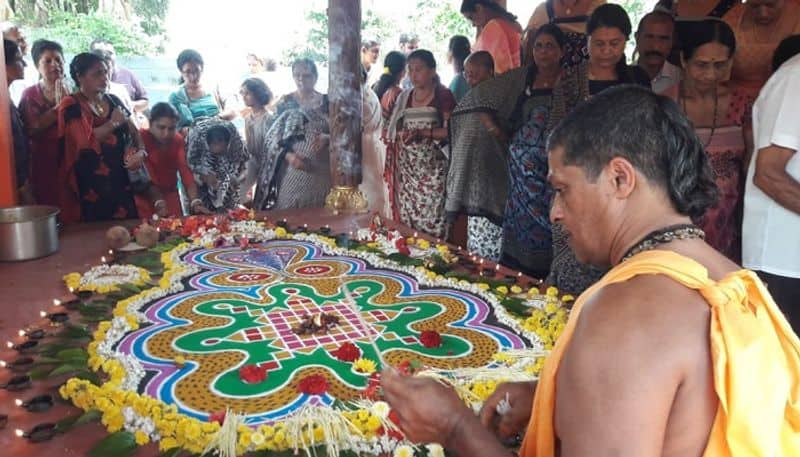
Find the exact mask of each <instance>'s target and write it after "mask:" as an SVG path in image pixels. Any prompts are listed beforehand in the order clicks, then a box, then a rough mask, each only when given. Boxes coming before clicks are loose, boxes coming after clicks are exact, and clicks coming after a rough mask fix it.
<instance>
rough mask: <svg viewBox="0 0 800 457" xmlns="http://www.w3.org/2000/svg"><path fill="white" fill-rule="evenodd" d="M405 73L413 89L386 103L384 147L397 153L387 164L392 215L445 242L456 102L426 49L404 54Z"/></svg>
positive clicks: (434, 60) (431, 55) (387, 100)
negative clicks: (449, 155) (388, 110)
mask: <svg viewBox="0 0 800 457" xmlns="http://www.w3.org/2000/svg"><path fill="white" fill-rule="evenodd" d="M408 74H409V77H410V79H411V82H412V84H413V88H411V89H406V90H404V91H402V92H400V94H399V95H397V97H396V98H395V99H393V100H392V99H386V100H385V102H386V104H387V106H388V107H390V108H391V113H392V114H391V117H390V119H389V122H388V124H387V133H386V140H387V142H388V143H387V147H389V145H391V146H390V147H392V148H394V151H395V153H396V159H395V160H393V161H392V163H390V162H389V161H388V160H387V176H388V177H389V178H390V179H391V184H390V195H389V196H390V199H391V202H392V210H393V212H394V214H393V215H394V218H395V219H396V220H399V221H400V222H402V223H403V224H406V225H407V226H409V227H412V228H414V229H416V230H419V231H422V232H425V233H427V234H429V235H432V236H435V237H437V238H442V239H444V238H446V237H447V233H448V224H447V222H446V219H445V211H444V193H445V181H446V177H447V168H448V158H447V156H446V155H445V151H444V145H445V142H446V140H447V136H448V133H447V123H448V121H449V119H450V114H451V113H452V112H453V108H454V107H455V105H456V101H455V99H454V98H453V94H452V93H451V92H450V90H449V89H447V88H446V87H444V86H443V85H442V84H441V83H440V82H439V77H438V76H437V75H436V59H434V57H433V54H432V53H431V52H430V51H427V50H424V49H418V50H416V51H414V52H412V53H411V54H409V56H408ZM387 95H389V94H387ZM387 95H384V97H387ZM389 167H391V169H389Z"/></svg>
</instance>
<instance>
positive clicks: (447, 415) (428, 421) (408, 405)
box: [381, 369, 474, 445]
mask: <svg viewBox="0 0 800 457" xmlns="http://www.w3.org/2000/svg"><path fill="white" fill-rule="evenodd" d="M381 387H383V392H384V394H385V395H386V399H387V400H388V402H389V404H390V405H391V406H392V409H393V410H394V411H395V412H397V415H398V417H399V419H400V429H401V430H402V431H403V433H405V435H406V437H408V439H409V440H411V441H412V442H415V443H441V444H443V445H447V443H448V440H449V439H450V438H452V437H453V436H454V434H455V432H456V428H457V427H458V426H459V424H460V423H461V422H462V421H463V420H464V418H469V417H470V416H472V417H473V418H474V415H473V414H472V411H470V410H469V408H467V406H466V405H465V404H464V402H462V401H461V399H460V398H458V396H457V395H456V393H455V392H454V391H453V390H452V389H449V388H447V387H445V386H443V385H442V384H440V383H439V382H437V381H435V380H433V379H430V378H415V377H410V376H403V375H401V374H399V373H398V372H397V371H395V370H393V369H388V370H383V372H382V373H381Z"/></svg>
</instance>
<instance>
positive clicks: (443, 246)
mask: <svg viewBox="0 0 800 457" xmlns="http://www.w3.org/2000/svg"><path fill="white" fill-rule="evenodd" d="M436 250H437V251H439V254H449V253H450V246H448V245H446V244H437V245H436Z"/></svg>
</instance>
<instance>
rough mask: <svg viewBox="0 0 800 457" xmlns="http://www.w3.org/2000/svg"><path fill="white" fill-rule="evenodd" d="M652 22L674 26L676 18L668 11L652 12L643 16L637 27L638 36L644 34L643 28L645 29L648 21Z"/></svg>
mask: <svg viewBox="0 0 800 457" xmlns="http://www.w3.org/2000/svg"><path fill="white" fill-rule="evenodd" d="M650 20H655V21H656V22H662V23H663V22H668V23H670V24H672V25H673V26H674V25H675V18H674V17H673V16H672V15H671V14H669V13H667V12H666V11H661V10H655V11H651V12H649V13H647V14H645V15H644V16H642V18H641V19H640V20H639V25H638V26H637V27H636V35H639V34H640V33H642V28H644V26H645V24H646V23H647V21H650Z"/></svg>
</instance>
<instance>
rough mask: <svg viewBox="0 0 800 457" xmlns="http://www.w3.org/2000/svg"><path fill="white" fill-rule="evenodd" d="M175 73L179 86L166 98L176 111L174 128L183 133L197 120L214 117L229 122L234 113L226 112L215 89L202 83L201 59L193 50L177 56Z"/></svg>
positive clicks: (227, 110) (223, 103) (232, 111)
mask: <svg viewBox="0 0 800 457" xmlns="http://www.w3.org/2000/svg"><path fill="white" fill-rule="evenodd" d="M177 65H178V71H180V72H181V81H182V83H181V85H180V86H179V87H178V89H177V90H176V91H175V92H173V93H171V94H170V95H169V102H170V103H171V104H172V106H174V107H175V109H176V110H178V114H180V120H179V121H178V128H179V129H181V131H183V133H184V134H185V133H186V132H187V131H188V128H189V127H191V126H192V125H193V124H194V123H195V122H196V121H197V120H198V119H200V118H204V117H214V116H218V117H220V118H221V119H225V120H231V119H233V118H234V117H236V111H234V110H233V109H226V106H225V100H224V99H223V98H222V96H221V95H220V92H219V89H218V88H215V89H212V90H209V89H208V86H207V85H206V84H205V83H204V82H203V79H202V78H203V69H204V65H205V64H204V63H203V56H201V55H200V53H199V52H197V51H195V50H193V49H185V50H183V51H181V53H180V54H178V59H177Z"/></svg>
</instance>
